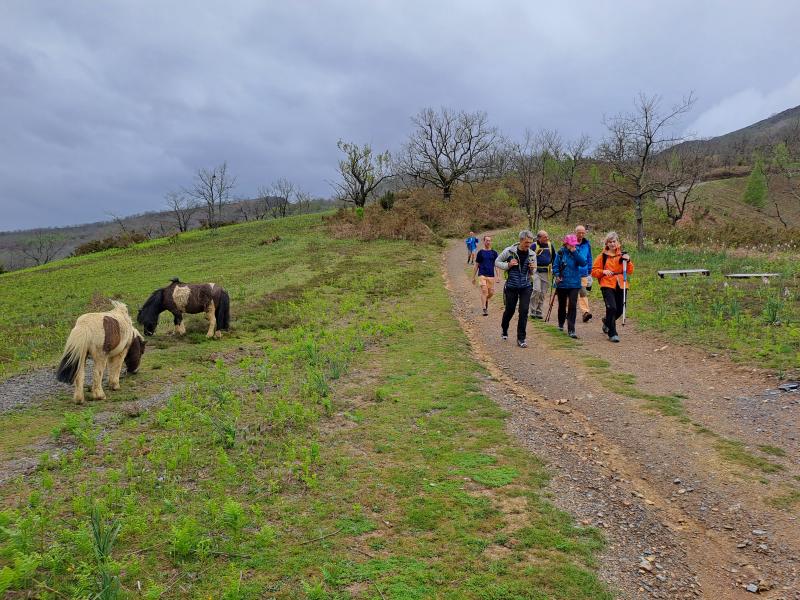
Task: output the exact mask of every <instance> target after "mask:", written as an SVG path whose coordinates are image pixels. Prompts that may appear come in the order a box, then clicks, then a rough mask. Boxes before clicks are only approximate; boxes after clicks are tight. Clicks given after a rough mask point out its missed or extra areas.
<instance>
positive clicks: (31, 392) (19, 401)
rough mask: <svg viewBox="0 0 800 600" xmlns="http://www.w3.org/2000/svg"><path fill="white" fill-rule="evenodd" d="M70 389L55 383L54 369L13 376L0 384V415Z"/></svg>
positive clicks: (88, 378) (68, 386)
mask: <svg viewBox="0 0 800 600" xmlns="http://www.w3.org/2000/svg"><path fill="white" fill-rule="evenodd" d="M90 380H91V373H90V374H89V375H88V376H87V381H90ZM71 389H72V386H71V385H68V384H65V383H61V382H59V381H56V372H55V370H54V369H46V368H45V369H37V370H36V371H31V372H29V373H23V374H21V375H14V376H13V377H9V378H8V379H6V380H5V381H3V382H2V383H0V414H3V413H7V412H9V411H11V410H14V409H15V408H19V407H23V406H30V405H33V404H35V403H37V402H38V401H40V400H42V399H43V398H47V397H48V396H53V395H55V394H58V393H61V392H64V391H69V390H71Z"/></svg>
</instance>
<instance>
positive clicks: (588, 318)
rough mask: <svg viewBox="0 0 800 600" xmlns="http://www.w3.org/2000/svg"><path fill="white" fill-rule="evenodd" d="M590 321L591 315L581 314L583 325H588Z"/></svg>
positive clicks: (588, 313)
mask: <svg viewBox="0 0 800 600" xmlns="http://www.w3.org/2000/svg"><path fill="white" fill-rule="evenodd" d="M591 320H592V313H590V312H587V313H583V322H584V323H588V322H589V321H591Z"/></svg>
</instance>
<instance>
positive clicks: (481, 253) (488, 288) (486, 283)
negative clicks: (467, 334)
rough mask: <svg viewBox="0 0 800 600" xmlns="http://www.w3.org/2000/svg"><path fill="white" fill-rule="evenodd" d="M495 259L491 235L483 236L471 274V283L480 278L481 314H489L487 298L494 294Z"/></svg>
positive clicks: (495, 254)
mask: <svg viewBox="0 0 800 600" xmlns="http://www.w3.org/2000/svg"><path fill="white" fill-rule="evenodd" d="M495 260H497V250H492V236H490V235H485V236H483V248H481V249H480V250H478V254H477V255H475V272H474V273H473V274H472V283H475V277H479V278H480V284H481V308H483V316H484V317H485V316H486V315H488V314H489V299H490V298H491V297H492V296H494V282H495V279H499V278H497V277H496V275H497V267H495V265H494V261H495Z"/></svg>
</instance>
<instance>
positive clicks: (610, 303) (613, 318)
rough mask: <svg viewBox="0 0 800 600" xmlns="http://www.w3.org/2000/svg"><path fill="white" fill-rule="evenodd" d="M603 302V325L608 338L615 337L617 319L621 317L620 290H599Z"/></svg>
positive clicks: (619, 288) (605, 288)
mask: <svg viewBox="0 0 800 600" xmlns="http://www.w3.org/2000/svg"><path fill="white" fill-rule="evenodd" d="M600 290H601V291H602V292H603V301H604V302H605V303H606V316H605V318H604V319H603V323H605V326H606V327H608V337H611V336H612V335H617V319H619V318H620V317H621V316H622V288H621V287H619V286H617V287H615V288H608V287H604V288H600Z"/></svg>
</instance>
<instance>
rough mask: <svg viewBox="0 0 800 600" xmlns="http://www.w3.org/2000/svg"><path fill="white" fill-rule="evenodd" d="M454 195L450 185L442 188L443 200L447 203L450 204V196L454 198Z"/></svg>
mask: <svg viewBox="0 0 800 600" xmlns="http://www.w3.org/2000/svg"><path fill="white" fill-rule="evenodd" d="M452 195H453V192H452V190H451V189H450V186H449V185H446V186H444V187H443V188H442V198H444V201H445V202H448V201H449V200H450V196H452Z"/></svg>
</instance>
